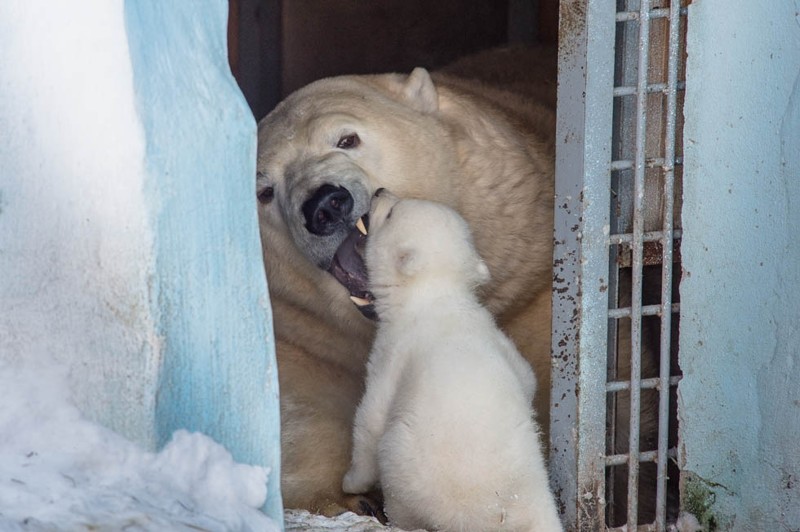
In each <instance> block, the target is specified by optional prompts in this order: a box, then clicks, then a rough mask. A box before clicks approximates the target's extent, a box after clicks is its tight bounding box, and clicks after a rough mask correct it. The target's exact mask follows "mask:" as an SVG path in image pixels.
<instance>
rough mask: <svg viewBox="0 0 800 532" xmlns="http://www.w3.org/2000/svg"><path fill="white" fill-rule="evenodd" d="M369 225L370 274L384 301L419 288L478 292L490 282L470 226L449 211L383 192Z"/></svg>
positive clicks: (368, 260) (432, 204) (374, 289)
mask: <svg viewBox="0 0 800 532" xmlns="http://www.w3.org/2000/svg"><path fill="white" fill-rule="evenodd" d="M369 220H370V229H369V238H368V239H367V245H366V257H367V269H368V270H369V274H370V288H371V289H372V292H373V293H374V294H375V296H376V297H377V299H378V301H379V302H380V300H381V298H383V297H391V295H392V294H393V293H396V292H397V291H403V290H408V289H415V287H416V288H419V289H423V290H428V291H430V290H436V288H437V287H442V286H445V285H448V286H452V285H453V284H456V285H458V286H460V287H465V288H467V289H470V290H473V289H475V288H476V287H477V286H479V285H481V284H484V283H486V282H487V281H488V280H489V269H488V268H487V267H486V264H485V263H484V262H483V260H481V258H480V256H479V255H478V252H477V251H476V250H475V245H474V244H473V241H472V233H471V232H470V229H469V226H468V225H467V222H465V221H464V219H463V218H462V217H461V216H460V215H459V214H458V213H457V212H456V211H454V210H453V209H451V208H450V207H447V206H445V205H442V204H440V203H435V202H432V201H426V200H415V199H399V198H397V197H396V196H394V195H393V194H391V193H390V192H388V191H386V190H384V189H380V190H378V191H377V193H376V194H375V198H374V199H373V201H372V208H371V210H370V215H369Z"/></svg>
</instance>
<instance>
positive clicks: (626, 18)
mask: <svg viewBox="0 0 800 532" xmlns="http://www.w3.org/2000/svg"><path fill="white" fill-rule="evenodd" d="M688 12H689V11H688V9H686V8H685V7H682V8H681V15H682V16H684V15H686V14H687V13H688ZM667 17H669V8H668V7H657V8H655V9H651V10H650V13H649V14H648V15H647V18H649V19H654V18H667ZM616 18H617V22H631V21H633V20H639V12H638V11H619V12H617V17H616Z"/></svg>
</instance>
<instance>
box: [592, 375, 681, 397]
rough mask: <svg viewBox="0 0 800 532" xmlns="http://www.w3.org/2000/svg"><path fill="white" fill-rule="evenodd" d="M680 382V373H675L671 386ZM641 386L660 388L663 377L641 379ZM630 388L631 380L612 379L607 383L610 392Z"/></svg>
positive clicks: (671, 378) (670, 379)
mask: <svg viewBox="0 0 800 532" xmlns="http://www.w3.org/2000/svg"><path fill="white" fill-rule="evenodd" d="M679 382H681V377H680V375H673V376H672V377H670V378H669V385H670V386H677V385H678V383H679ZM639 388H640V389H642V390H654V389H655V390H658V389H660V388H661V378H660V377H653V378H652V379H642V380H641V381H639ZM630 389H631V383H630V381H611V382H607V383H606V391H607V392H609V393H613V392H623V391H625V390H630Z"/></svg>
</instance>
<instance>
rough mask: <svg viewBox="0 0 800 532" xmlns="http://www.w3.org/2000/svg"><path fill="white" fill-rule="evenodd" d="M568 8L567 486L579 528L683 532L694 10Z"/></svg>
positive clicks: (611, 5)
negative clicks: (686, 113)
mask: <svg viewBox="0 0 800 532" xmlns="http://www.w3.org/2000/svg"><path fill="white" fill-rule="evenodd" d="M560 9H561V15H560V27H559V88H558V127H557V152H556V216H555V252H554V285H553V357H554V365H553V393H552V403H551V442H550V443H551V451H550V467H551V475H552V481H553V486H554V489H555V492H556V496H557V498H558V500H559V503H560V505H561V510H562V515H563V516H564V524H565V526H566V528H567V529H568V530H581V531H583V530H586V531H596V530H605V529H608V530H671V529H674V521H675V519H676V517H677V511H678V496H677V492H678V480H679V479H678V469H677V456H676V448H677V436H676V435H677V430H676V420H677V410H676V398H675V388H676V385H677V383H678V381H679V380H680V371H679V369H678V367H677V363H676V349H677V341H676V339H677V331H678V329H677V325H678V319H677V318H678V315H679V302H678V301H677V281H678V275H679V273H680V267H679V264H680V252H679V244H680V235H681V233H680V227H679V220H680V190H681V178H682V174H681V157H680V155H679V154H680V152H681V133H680V132H681V129H682V124H681V122H680V108H681V105H682V92H683V88H684V87H683V82H682V81H681V79H682V78H683V75H682V69H683V66H682V65H683V63H684V61H683V56H684V50H685V46H684V43H685V26H686V17H685V16H686V9H685V7H683V6H682V5H681V2H680V0H562V2H561V6H560ZM630 487H633V488H634V489H631V488H630Z"/></svg>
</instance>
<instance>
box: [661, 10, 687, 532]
mask: <svg viewBox="0 0 800 532" xmlns="http://www.w3.org/2000/svg"><path fill="white" fill-rule="evenodd" d="M680 17H681V15H680V2H679V0H671V2H670V9H669V55H668V63H667V65H668V66H667V70H668V72H667V91H666V95H667V123H666V139H665V142H664V159H665V160H666V161H667V163H668V164H667V165H666V166H665V167H664V192H663V194H664V198H663V206H664V212H663V218H664V220H663V233H664V240H663V241H662V246H661V248H662V253H663V256H662V263H661V264H662V266H661V268H662V270H661V272H662V278H661V305H662V312H661V350H660V351H661V364H660V368H659V378H660V380H661V388H660V389H659V404H658V461H657V465H656V468H657V471H658V476H657V478H656V486H657V487H656V522H655V524H656V531H657V532H664V531H665V527H666V506H667V446H668V445H669V439H668V436H669V392H670V390H669V383H670V381H671V379H670V351H671V340H672V312H671V303H672V245H673V238H674V237H673V225H674V224H673V222H674V220H673V204H674V197H675V190H674V189H675V166H674V164H669V162H670V161H674V159H675V129H676V121H677V94H678V90H679V87H678V85H679V83H678V58H679V56H678V54H679V53H680V46H679V39H680V23H681V19H680Z"/></svg>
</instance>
